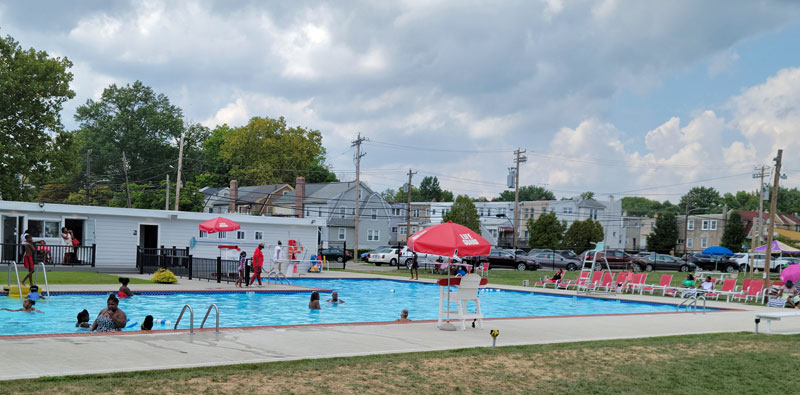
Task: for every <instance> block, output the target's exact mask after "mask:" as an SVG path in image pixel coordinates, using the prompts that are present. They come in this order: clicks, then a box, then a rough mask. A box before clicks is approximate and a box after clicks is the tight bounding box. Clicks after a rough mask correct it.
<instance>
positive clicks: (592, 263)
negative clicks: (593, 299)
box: [577, 241, 616, 295]
mask: <svg viewBox="0 0 800 395" xmlns="http://www.w3.org/2000/svg"><path fill="white" fill-rule="evenodd" d="M605 250H606V247H605V243H604V242H602V241H600V242H597V244H596V245H595V247H594V250H593V251H594V253H593V254H592V257H591V258H589V254H588V253H587V254H586V255H584V257H583V265H582V266H581V274H583V273H586V277H585V278H586V282H584V283H583V284H579V285H578V288H577V292H578V293H585V294H587V295H588V294H590V293H592V292H599V291H598V289H599V288H600V287H599V284H592V283H591V281H592V277H594V272H596V271H598V270H599V271H601V272H607V273H609V274H611V268H610V267H609V266H608V259H606V254H605ZM600 252H602V253H603V259H602V260H601V262H598V261H597V255H598V253H600ZM587 265H588V267H587ZM603 266H605V267H603ZM579 278H580V277H579ZM600 281H601V282H602V281H603V276H602V275H601V276H600ZM612 285H616V284H612ZM611 290H614V291H615V290H616V287H613V286H612V287H608V290H607V291H605V292H613V291H611Z"/></svg>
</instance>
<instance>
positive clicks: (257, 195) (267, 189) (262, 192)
mask: <svg viewBox="0 0 800 395" xmlns="http://www.w3.org/2000/svg"><path fill="white" fill-rule="evenodd" d="M286 185H288V184H270V185H255V186H249V187H239V196H238V197H237V200H239V201H242V202H244V203H255V202H257V201H259V200H260V199H263V198H264V197H266V196H268V195H269V194H271V193H274V192H275V191H277V190H279V189H281V188H283V187H285V186H286Z"/></svg>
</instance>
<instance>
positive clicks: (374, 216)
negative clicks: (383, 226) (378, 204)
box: [372, 209, 378, 219]
mask: <svg viewBox="0 0 800 395" xmlns="http://www.w3.org/2000/svg"><path fill="white" fill-rule="evenodd" d="M372 219H378V210H377V209H372Z"/></svg>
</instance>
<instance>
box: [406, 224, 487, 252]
mask: <svg viewBox="0 0 800 395" xmlns="http://www.w3.org/2000/svg"><path fill="white" fill-rule="evenodd" d="M408 248H409V249H411V251H414V252H421V253H425V254H431V255H439V256H476V255H486V254H488V253H489V252H490V251H491V249H492V245H491V244H489V242H488V241H486V239H484V238H483V237H481V235H479V234H477V233H475V232H474V231H472V229H470V228H467V227H466V226H463V225H459V224H454V223H452V222H446V223H443V224H439V225H434V226H431V227H428V228H425V229H423V230H421V231H419V232H417V233H414V235H413V236H411V237H409V238H408Z"/></svg>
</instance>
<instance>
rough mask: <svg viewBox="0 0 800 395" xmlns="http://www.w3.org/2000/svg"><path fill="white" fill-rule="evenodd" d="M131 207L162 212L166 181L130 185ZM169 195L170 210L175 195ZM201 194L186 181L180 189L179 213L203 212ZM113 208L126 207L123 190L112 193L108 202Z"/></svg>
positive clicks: (126, 202) (194, 186)
mask: <svg viewBox="0 0 800 395" xmlns="http://www.w3.org/2000/svg"><path fill="white" fill-rule="evenodd" d="M130 187H131V207H132V208H142V209H153V210H163V209H164V207H165V205H166V203H167V202H166V195H165V193H164V191H165V188H166V180H164V181H161V182H160V183H150V184H135V183H134V184H131V185H130ZM172 191H173V193H171V194H170V197H169V198H170V204H169V208H170V210H172V208H173V205H174V204H175V194H174V189H173V190H172ZM203 203H204V199H203V194H202V193H200V190H199V188H198V187H197V185H196V184H195V183H194V182H193V181H186V182H184V183H183V188H181V202H180V204H179V209H180V211H195V212H200V211H203ZM110 205H111V206H113V207H127V206H128V201H127V196H126V193H125V191H124V190H122V191H119V192H116V193H114V198H113V200H112V201H111V202H110Z"/></svg>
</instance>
